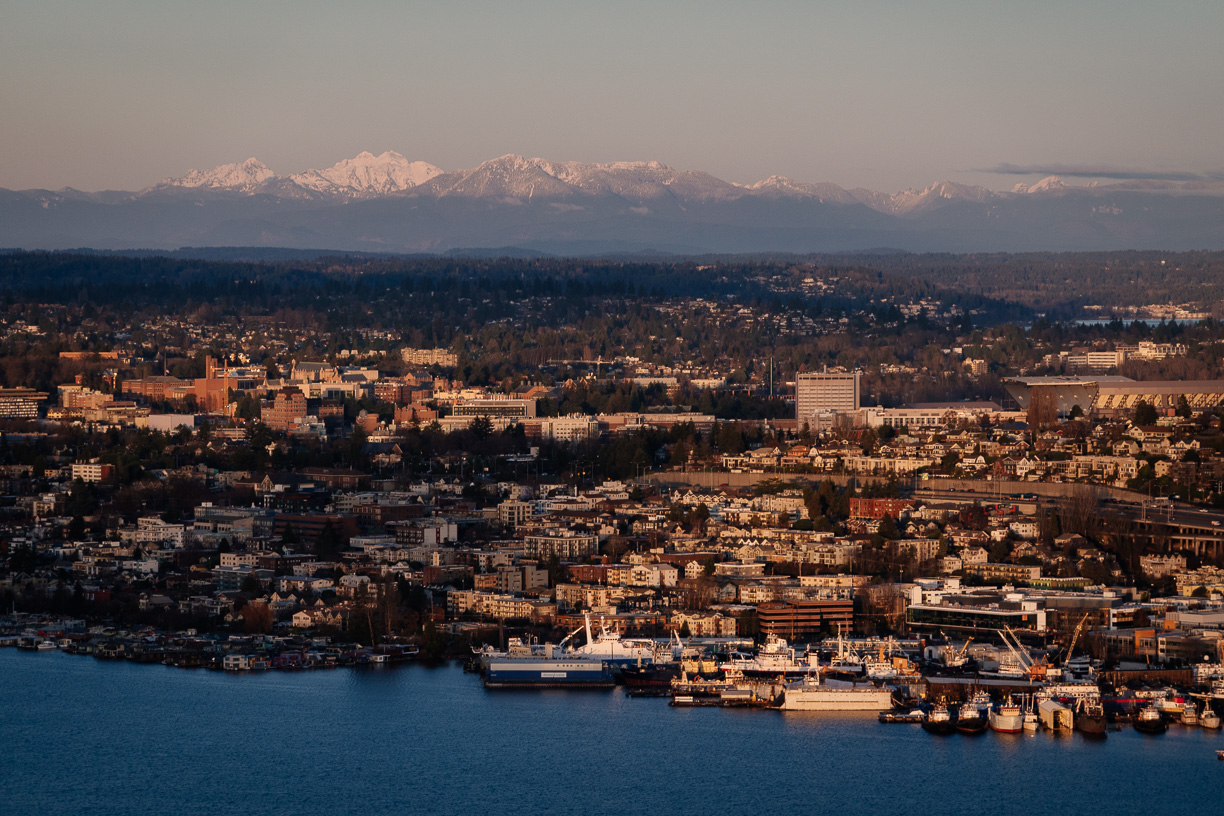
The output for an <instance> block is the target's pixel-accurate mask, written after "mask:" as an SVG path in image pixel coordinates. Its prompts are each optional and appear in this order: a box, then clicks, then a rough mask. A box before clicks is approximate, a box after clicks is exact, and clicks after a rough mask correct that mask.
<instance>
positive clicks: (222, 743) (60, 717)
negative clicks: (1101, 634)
mask: <svg viewBox="0 0 1224 816" xmlns="http://www.w3.org/2000/svg"><path fill="white" fill-rule="evenodd" d="M474 680H475V679H474V678H473V677H472V676H471V675H470V674H465V673H464V672H463V671H462V669H461V667H460V666H459V665H457V664H455V663H451V664H449V665H446V666H442V667H436V668H430V667H428V666H425V665H420V664H415V663H408V664H405V665H403V666H401V667H399V668H392V669H390V670H387V669H379V668H374V667H367V668H360V667H357V668H352V669H348V670H341V671H330V672H288V673H286V672H276V671H269V672H260V673H250V672H248V673H229V672H220V671H218V672H209V671H182V670H179V669H176V668H174V667H170V666H156V665H152V666H150V665H137V664H134V663H131V662H127V661H121V662H119V661H97V660H88V659H81V658H80V657H75V656H71V655H67V654H64V653H63V652H62V651H57V652H50V653H34V652H19V651H18V650H16V649H3V650H0V738H3V739H4V740H5V743H6V744H8V745H15V744H21V745H23V746H24V750H23V751H21V752H17V753H16V754H13V755H10V758H9V759H8V760H6V762H5V763H3V765H0V782H2V783H3V784H4V789H5V790H6V792H7V796H8V799H7V801H6V807H5V810H6V813H11V814H15V816H26V814H35V813H47V812H84V811H86V810H88V812H91V813H95V814H101V816H111V815H112V814H118V813H120V812H123V813H130V812H135V811H145V812H165V803H166V802H167V801H175V800H176V799H181V798H184V797H185V796H186V795H188V794H187V792H188V791H191V790H196V789H198V788H199V787H200V786H209V789H210V790H213V791H215V794H214V798H213V800H212V801H211V803H210V807H209V813H211V814H221V815H222V816H228V814H240V813H251V812H276V811H278V809H279V808H280V806H281V805H283V803H284V802H285V801H289V800H292V801H294V802H296V803H298V804H297V805H296V807H302V808H306V809H308V810H312V811H317V810H326V811H327V812H329V813H337V814H358V813H362V814H368V813H370V812H372V811H377V812H382V811H384V810H389V809H390V808H391V807H392V805H391V803H392V802H395V801H398V800H400V799H402V797H404V796H406V795H408V791H420V790H428V791H430V798H429V811H430V812H431V813H438V814H466V813H472V812H488V813H499V814H507V815H508V816H518V814H524V815H525V814H538V813H545V812H558V810H557V807H558V806H557V804H556V801H557V800H556V798H555V797H556V795H557V791H556V788H557V784H558V783H557V780H558V778H559V777H560V776H561V775H563V774H564V772H565V771H564V769H575V768H576V769H579V770H580V774H579V776H580V777H581V782H580V783H578V784H564V783H563V788H564V798H565V805H564V807H563V808H561V810H562V811H564V812H582V813H589V814H596V815H597V816H599V815H600V814H623V813H624V812H625V803H624V801H623V798H620V796H619V794H623V792H624V781H625V779H626V778H627V776H628V775H632V778H633V779H634V781H635V784H637V785H642V786H647V787H649V789H650V790H652V791H653V794H652V799H651V802H650V803H648V804H643V805H642V806H641V807H635V808H633V809H632V812H637V813H664V812H668V813H674V812H700V813H703V814H710V815H711V816H720V815H721V814H741V813H749V812H757V811H759V810H762V809H765V808H770V809H781V810H796V811H798V810H802V809H803V808H804V807H805V804H804V803H805V802H807V803H809V804H810V802H811V801H812V799H813V798H815V799H819V801H820V802H821V808H822V810H832V811H834V812H842V813H866V812H898V811H902V810H904V811H905V812H907V813H913V814H926V813H930V814H946V815H947V816H971V815H972V816H976V814H980V813H982V812H983V811H986V810H991V809H1000V808H1006V807H1007V802H1008V801H1011V800H1009V799H1008V798H1007V797H1006V795H1005V794H1004V791H1007V790H1015V789H1016V788H1017V787H1018V786H1023V785H1025V784H1029V783H1031V782H1032V781H1033V780H1041V781H1042V783H1043V784H1045V785H1049V786H1052V787H1058V788H1061V789H1063V790H1064V791H1065V792H1064V794H1063V795H1060V796H1059V797H1050V798H1036V799H1033V800H1031V801H1030V802H1027V803H1026V804H1025V812H1026V813H1029V814H1036V815H1037V816H1043V815H1044V814H1061V813H1065V812H1067V810H1068V809H1070V808H1076V809H1084V810H1091V809H1094V808H1098V807H1100V806H1101V803H1103V802H1109V803H1110V805H1109V809H1110V812H1111V813H1116V814H1123V815H1124V816H1125V814H1154V813H1167V812H1169V810H1168V805H1169V800H1168V790H1167V786H1164V785H1162V782H1166V781H1167V780H1168V779H1170V778H1176V779H1177V780H1178V781H1179V784H1180V785H1181V786H1182V787H1183V788H1184V789H1185V791H1184V792H1183V793H1182V794H1180V795H1179V800H1178V810H1179V811H1182V810H1185V811H1188V812H1203V813H1210V812H1214V809H1215V807H1216V797H1217V795H1218V791H1219V785H1220V776H1219V774H1220V773H1221V767H1222V766H1221V763H1220V762H1219V761H1217V759H1216V751H1217V750H1221V749H1224V743H1221V741H1220V736H1219V733H1218V732H1212V731H1208V730H1206V729H1203V728H1187V727H1176V728H1170V729H1169V730H1168V731H1167V733H1165V734H1164V735H1162V736H1160V737H1158V738H1152V737H1148V736H1146V735H1144V734H1141V733H1138V732H1136V731H1135V730H1134V729H1132V728H1129V727H1127V728H1124V729H1122V730H1120V731H1111V732H1110V734H1109V737H1108V739H1107V740H1105V741H1097V740H1091V739H1085V738H1083V737H1082V736H1080V735H1079V734H1078V733H1077V734H1075V735H1074V736H1072V737H1069V738H1068V737H1053V736H1049V735H1045V734H1039V735H1037V736H1026V735H1024V734H991V735H987V736H986V737H981V738H973V739H964V738H961V737H960V736H950V737H946V738H940V739H933V738H932V737H931V735H928V734H926V733H925V732H924V731H922V729H920V728H918V727H916V726H915V725H910V726H908V727H906V726H902V725H883V724H880V723H879V722H878V715H877V714H875V713H871V712H807V711H776V712H773V713H758V712H755V711H751V710H744V709H740V708H737V707H732V708H725V709H717V710H714V709H711V708H708V707H703V706H690V707H684V706H676V707H669V706H668V702H669V701H668V700H666V699H632V698H629V697H627V696H626V695H624V694H622V693H620V692H619V691H618V692H612V693H589V692H583V691H567V690H560V689H546V690H541V691H538V692H533V693H524V694H506V693H504V692H497V691H492V690H486V689H485V688H484V687H483V685H482V684H481V683H480V682H474ZM99 699H106V700H108V701H109V705H108V706H106V707H99V706H98V705H97V704H96V701H97V700H99ZM146 710H156V711H158V712H159V717H158V718H156V719H152V718H147V717H143V716H139V715H137V714H135V713H134V712H138V711H146ZM82 712H84V714H83V713H82ZM300 712H309V717H308V718H307V720H302V719H301V718H300V717H298V716H295V715H297V714H300ZM290 720H291V721H293V722H309V733H308V735H307V736H306V737H304V738H303V739H295V740H274V741H269V740H266V739H255V738H246V737H238V738H236V735H254V734H261V733H270V732H273V731H274V730H275V729H278V728H283V727H284V726H285V724H286V722H287V721H290ZM167 722H172V723H175V724H176V725H175V727H174V728H167V727H166V726H165V723H167ZM491 723H495V724H496V725H495V726H491V725H490V724H491ZM68 732H71V733H72V735H73V736H72V739H71V740H65V739H63V738H62V735H63V734H65V733H68ZM120 732H122V733H124V735H125V738H124V739H123V740H118V741H117V740H115V738H114V735H115V734H116V733H120ZM713 733H717V735H718V739H716V740H711V739H710V735H711V734H713ZM371 734H378V735H379V736H378V740H377V742H378V749H377V750H375V751H369V750H366V749H365V747H361V748H359V747H358V746H368V745H369V744H370V735H371ZM596 734H597V735H598V739H592V738H591V735H596ZM527 743H530V750H525V745H526V744H527ZM188 745H190V746H194V748H195V749H196V750H199V751H206V752H208V753H209V755H210V761H209V762H208V763H200V762H198V761H196V760H195V759H194V758H193V756H192V753H193V752H191V751H184V750H183V748H184V746H188ZM918 755H921V756H923V757H924V761H923V762H920V763H918V762H898V761H897V757H900V756H918ZM150 757H157V758H158V762H159V766H160V767H161V768H162V772H161V773H160V774H159V775H158V781H157V782H156V784H150V783H149V781H148V775H147V769H148V761H149V758H150ZM797 767H805V768H813V769H818V770H816V771H815V772H813V773H810V774H805V776H804V784H803V785H796V784H795V777H794V774H795V769H796V768H797ZM271 768H276V769H277V770H278V773H277V774H276V775H270V774H269V769H271ZM1089 770H1091V773H1088V771H1089ZM966 777H968V778H973V779H975V780H977V782H978V784H977V785H975V786H965V785H963V784H958V780H963V779H964V778H966ZM218 779H223V780H225V784H223V785H219V784H217V782H216V780H218ZM882 779H884V780H886V784H881V780H882ZM54 780H70V781H54ZM141 780H143V781H141ZM116 787H122V788H123V789H124V790H125V791H127V793H126V794H125V799H124V800H123V805H122V811H121V810H118V809H110V810H108V809H107V805H106V803H99V802H98V801H97V799H96V796H95V791H96V790H98V789H99V788H102V789H111V788H116ZM932 790H939V791H940V794H939V796H938V797H934V798H931V797H927V796H925V795H923V794H922V793H921V792H922V791H932ZM1119 790H1125V791H1127V795H1126V796H1125V797H1124V798H1122V799H1119V798H1118V796H1117V792H1118V791H1119ZM380 802H382V803H386V804H383V805H379V804H378V803H380ZM401 804H402V803H401ZM397 807H398V806H397Z"/></svg>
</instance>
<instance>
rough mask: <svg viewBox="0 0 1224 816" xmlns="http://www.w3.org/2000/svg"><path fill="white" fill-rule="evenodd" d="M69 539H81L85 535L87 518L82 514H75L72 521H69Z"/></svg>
mask: <svg viewBox="0 0 1224 816" xmlns="http://www.w3.org/2000/svg"><path fill="white" fill-rule="evenodd" d="M67 536H68V540H69V541H80V540H81V539H83V538H84V537H85V519H83V518H81V517H80V516H73V517H72V521H70V522H68V532H67Z"/></svg>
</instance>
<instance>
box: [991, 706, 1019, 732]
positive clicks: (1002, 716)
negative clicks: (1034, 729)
mask: <svg viewBox="0 0 1224 816" xmlns="http://www.w3.org/2000/svg"><path fill="white" fill-rule="evenodd" d="M989 722H990V730H991V731H997V732H999V733H1000V734H1019V733H1020V732H1021V731H1022V730H1023V729H1024V712H1022V711H1019V710H1017V711H1016V712H1015V713H1012V712H1007V711H1002V712H1001V711H995V710H991V712H990V714H989Z"/></svg>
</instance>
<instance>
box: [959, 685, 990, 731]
mask: <svg viewBox="0 0 1224 816" xmlns="http://www.w3.org/2000/svg"><path fill="white" fill-rule="evenodd" d="M989 710H990V695H989V694H987V693H986V692H984V691H979V692H978V693H977V694H974V695H973V696H972V697H971V698H969V699H968V700H967V701H965V702H964V703H962V704H961V705H960V706H959V707H958V708H957V710H956V730H957V731H959V732H961V733H962V734H984V733H986V728H987V726H988V725H989V721H988V720H987V718H986V712H988V711H989Z"/></svg>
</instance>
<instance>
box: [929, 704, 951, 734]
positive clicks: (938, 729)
mask: <svg viewBox="0 0 1224 816" xmlns="http://www.w3.org/2000/svg"><path fill="white" fill-rule="evenodd" d="M922 730H923V731H926V732H927V733H928V734H939V735H941V736H943V735H946V734H953V733H955V732H956V722H955V721H954V720H953V719H952V712H951V711H948V707H947V706H946V705H944V704H943V703H939V704H938V705H936V706H934V707H932V708H931V710H930V711H928V712H927V715H926V719H925V720H923V721H922Z"/></svg>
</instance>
